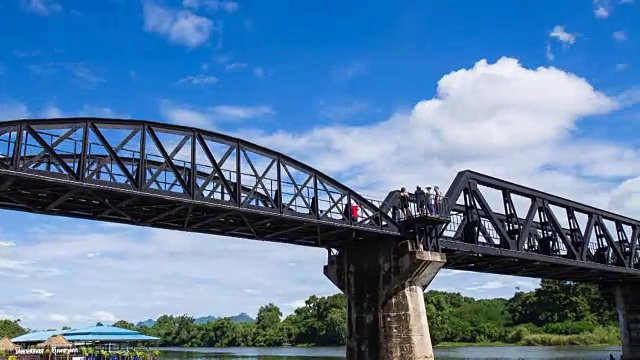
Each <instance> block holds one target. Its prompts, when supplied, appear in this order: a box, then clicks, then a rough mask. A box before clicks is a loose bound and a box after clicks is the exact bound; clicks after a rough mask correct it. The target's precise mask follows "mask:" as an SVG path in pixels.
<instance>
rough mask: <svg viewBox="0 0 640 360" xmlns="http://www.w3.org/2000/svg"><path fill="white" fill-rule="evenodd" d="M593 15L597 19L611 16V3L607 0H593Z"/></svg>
mask: <svg viewBox="0 0 640 360" xmlns="http://www.w3.org/2000/svg"><path fill="white" fill-rule="evenodd" d="M593 13H594V15H595V16H596V17H597V18H599V19H606V18H608V17H609V15H611V2H610V1H609V0H593Z"/></svg>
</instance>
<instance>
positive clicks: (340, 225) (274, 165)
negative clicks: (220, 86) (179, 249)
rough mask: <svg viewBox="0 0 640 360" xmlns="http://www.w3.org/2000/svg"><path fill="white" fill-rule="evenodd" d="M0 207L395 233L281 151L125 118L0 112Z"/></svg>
mask: <svg viewBox="0 0 640 360" xmlns="http://www.w3.org/2000/svg"><path fill="white" fill-rule="evenodd" d="M351 205H358V207H359V216H358V217H357V218H355V217H353V216H352V214H351V211H350V206H351ZM0 207H2V208H5V209H14V210H22V211H29V212H35V213H43V214H53V215H63V216H71V217H78V218H87V219H95V220H102V221H112V222H120V223H127V224H134V225H144V226H153V227H159V228H167V229H178V230H186V231H195V232H203V233H211V234H221V235H227V236H237V237H249V238H259V239H265V240H270V241H278V242H288V243H294V244H300V245H309V246H323V247H328V246H332V245H336V244H339V243H340V242H342V241H346V240H352V239H353V238H357V237H364V236H365V235H366V236H368V237H371V236H389V235H392V236H397V235H398V229H397V225H396V223H395V222H394V221H393V220H391V218H390V217H389V216H387V214H384V213H382V212H381V211H380V210H379V209H378V207H377V206H376V205H374V203H372V202H371V201H370V200H367V199H365V198H364V197H362V196H360V195H358V194H357V193H356V192H354V191H351V190H350V189H348V188H347V187H345V186H344V185H342V184H340V183H339V182H337V181H335V180H333V179H331V178H330V177H328V176H326V175H324V174H322V173H321V172H319V171H317V170H314V169H312V168H310V167H309V166H306V165H305V164H302V163H300V162H298V161H295V160H294V159H291V158H289V157H287V156H285V155H283V154H280V153H277V152H275V151H272V150H269V149H265V148H263V147H260V146H258V145H255V144H251V143H249V142H246V141H243V140H240V139H237V138H232V137H229V136H225V135H222V134H217V133H213V132H207V131H202V130H197V129H192V128H186V127H180V126H172V125H167V124H161V123H153V122H143V121H135V120H111V119H95V118H74V119H46V120H23V121H12V122H5V123H0Z"/></svg>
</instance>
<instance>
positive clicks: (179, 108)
mask: <svg viewBox="0 0 640 360" xmlns="http://www.w3.org/2000/svg"><path fill="white" fill-rule="evenodd" d="M160 111H161V113H162V115H163V117H165V118H166V119H167V120H168V121H169V122H171V123H174V124H180V125H186V126H193V127H198V128H205V129H208V128H210V127H211V125H213V124H214V123H216V122H220V121H234V120H246V119H255V118H260V117H263V116H265V115H271V114H274V111H273V109H271V108H270V107H268V106H265V105H258V106H234V105H218V106H212V107H208V108H204V109H198V108H193V107H191V106H189V105H179V104H173V103H170V102H163V104H162V106H161V109H160Z"/></svg>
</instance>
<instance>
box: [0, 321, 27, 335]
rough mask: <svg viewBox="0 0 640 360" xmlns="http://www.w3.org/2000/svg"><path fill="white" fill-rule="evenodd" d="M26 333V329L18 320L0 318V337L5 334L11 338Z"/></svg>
mask: <svg viewBox="0 0 640 360" xmlns="http://www.w3.org/2000/svg"><path fill="white" fill-rule="evenodd" d="M26 333H27V329H25V328H23V327H22V326H20V320H8V319H4V320H0V339H2V338H3V337H5V336H7V337H8V338H10V339H11V338H14V337H16V336H20V335H24V334H26Z"/></svg>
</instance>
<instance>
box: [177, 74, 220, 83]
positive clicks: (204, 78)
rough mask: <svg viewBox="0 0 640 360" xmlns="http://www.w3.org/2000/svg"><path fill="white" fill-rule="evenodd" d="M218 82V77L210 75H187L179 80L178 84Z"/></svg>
mask: <svg viewBox="0 0 640 360" xmlns="http://www.w3.org/2000/svg"><path fill="white" fill-rule="evenodd" d="M216 83H218V78H217V77H215V76H210V75H195V76H187V77H185V78H182V79H180V80H178V84H190V85H212V84H216Z"/></svg>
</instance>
